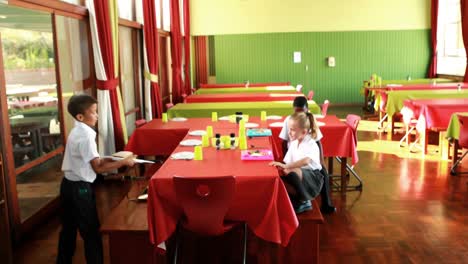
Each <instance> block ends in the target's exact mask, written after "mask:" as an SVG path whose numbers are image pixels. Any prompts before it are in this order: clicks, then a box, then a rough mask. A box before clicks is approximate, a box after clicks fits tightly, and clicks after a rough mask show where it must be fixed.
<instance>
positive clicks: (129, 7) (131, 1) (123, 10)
mask: <svg viewBox="0 0 468 264" xmlns="http://www.w3.org/2000/svg"><path fill="white" fill-rule="evenodd" d="M140 1H141V0H140ZM117 5H118V10H119V17H121V18H124V19H127V20H131V21H134V20H135V0H118V1H117Z"/></svg>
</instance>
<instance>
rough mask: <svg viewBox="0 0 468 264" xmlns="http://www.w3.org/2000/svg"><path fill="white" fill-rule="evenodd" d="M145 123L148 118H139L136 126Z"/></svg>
mask: <svg viewBox="0 0 468 264" xmlns="http://www.w3.org/2000/svg"><path fill="white" fill-rule="evenodd" d="M144 124H146V120H145V119H138V120H137V121H135V126H136V127H141V126H143V125H144Z"/></svg>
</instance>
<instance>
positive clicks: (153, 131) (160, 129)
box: [125, 115, 359, 164]
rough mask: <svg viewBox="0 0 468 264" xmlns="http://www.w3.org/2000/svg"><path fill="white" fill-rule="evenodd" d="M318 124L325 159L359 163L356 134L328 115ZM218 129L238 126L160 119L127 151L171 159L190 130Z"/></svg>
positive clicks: (276, 143) (277, 143)
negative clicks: (346, 158) (163, 121)
mask: <svg viewBox="0 0 468 264" xmlns="http://www.w3.org/2000/svg"><path fill="white" fill-rule="evenodd" d="M283 120H284V117H283V119H281V120H267V121H260V118H259V117H250V119H249V122H253V123H257V124H259V125H260V127H263V128H267V127H269V124H271V123H275V122H283ZM317 121H319V122H323V123H325V125H323V126H320V131H321V132H322V134H323V135H324V137H323V139H322V140H321V142H322V146H323V152H324V156H325V157H351V158H352V163H353V164H356V163H357V162H358V160H359V158H358V154H357V149H356V146H355V144H354V140H355V139H354V133H353V131H352V129H351V128H350V127H349V126H348V125H346V124H345V123H344V122H341V121H340V120H339V119H338V118H337V117H336V116H333V115H327V116H326V117H325V118H318V119H317ZM209 125H211V126H213V128H214V130H215V131H216V129H230V131H231V132H237V125H236V124H235V123H231V122H228V121H218V122H211V119H210V118H189V119H187V121H185V122H173V121H169V122H168V123H162V122H161V120H160V119H154V120H152V121H151V122H149V123H148V124H146V125H144V126H142V127H140V128H138V129H136V130H135V131H134V132H133V134H132V136H131V137H130V140H129V141H128V144H127V146H126V148H125V149H126V150H130V151H133V152H134V153H136V154H138V155H166V156H167V155H169V154H171V153H172V152H173V150H174V149H175V148H176V147H177V145H178V144H179V142H180V141H181V140H182V139H183V138H184V137H185V135H186V134H187V132H188V130H189V129H192V130H205V129H206V127H207V126H209ZM269 128H271V129H272V133H273V137H271V141H272V143H273V151H274V153H275V157H276V158H277V159H279V160H280V159H282V157H283V156H284V155H283V153H282V147H281V144H282V143H281V139H280V138H279V137H278V135H279V132H280V131H281V127H269Z"/></svg>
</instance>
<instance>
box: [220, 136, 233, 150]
mask: <svg viewBox="0 0 468 264" xmlns="http://www.w3.org/2000/svg"><path fill="white" fill-rule="evenodd" d="M221 138H222V141H223V142H224V148H225V149H228V148H231V138H230V137H229V136H222V137H221Z"/></svg>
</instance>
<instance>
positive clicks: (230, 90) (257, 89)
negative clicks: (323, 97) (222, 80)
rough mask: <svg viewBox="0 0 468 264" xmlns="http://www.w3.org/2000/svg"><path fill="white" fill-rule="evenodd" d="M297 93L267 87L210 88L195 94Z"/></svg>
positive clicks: (283, 87)
mask: <svg viewBox="0 0 468 264" xmlns="http://www.w3.org/2000/svg"><path fill="white" fill-rule="evenodd" d="M294 91H296V88H294V87H292V86H266V87H249V88H215V89H213V88H208V89H203V88H202V89H198V90H197V91H196V92H195V94H222V93H284V92H287V93H290V92H294Z"/></svg>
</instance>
